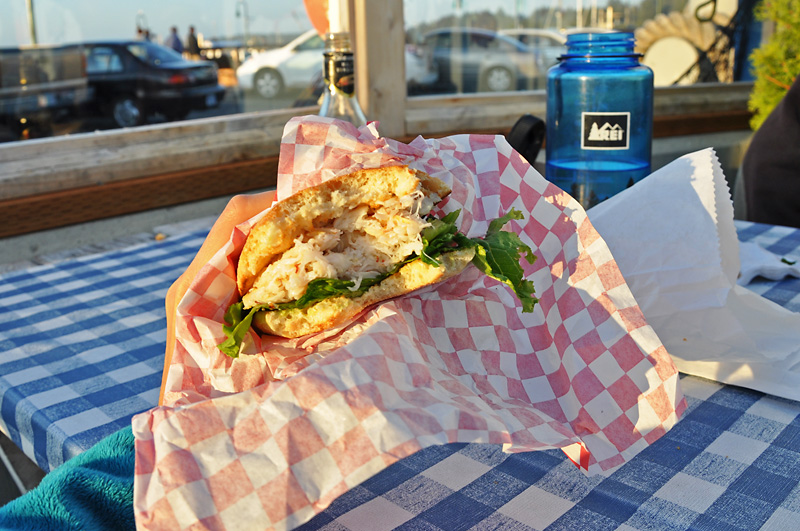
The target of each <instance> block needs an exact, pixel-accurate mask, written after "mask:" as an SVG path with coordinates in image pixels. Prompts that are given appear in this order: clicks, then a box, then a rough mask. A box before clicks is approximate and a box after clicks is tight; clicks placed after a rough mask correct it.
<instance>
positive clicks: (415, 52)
mask: <svg viewBox="0 0 800 531" xmlns="http://www.w3.org/2000/svg"><path fill="white" fill-rule="evenodd" d="M324 48H325V45H324V43H323V41H322V38H321V37H320V36H319V34H318V33H317V32H316V31H315V30H313V29H311V30H308V31H307V32H305V33H303V34H302V35H300V36H299V37H297V38H296V39H294V40H293V41H292V42H290V43H289V44H287V45H285V46H283V47H281V48H275V49H273V50H267V51H265V52H260V53H256V54H253V55H252V56H250V57H249V58H248V59H247V60H245V62H243V63H242V64H241V66H239V68H237V69H236V77H237V79H238V82H239V86H240V87H241V88H242V89H243V90H253V91H255V92H257V93H258V94H259V95H260V96H262V97H263V98H267V99H272V98H275V97H277V96H279V95H280V94H281V93H282V92H283V91H284V89H287V88H291V89H303V88H305V87H308V86H309V85H311V84H312V83H313V82H314V79H315V77H316V76H320V75H321V74H322V52H323V51H324ZM405 59H406V80H407V81H408V82H409V83H415V84H420V85H426V84H430V83H433V82H435V81H436V79H437V75H436V71H435V70H434V69H433V67H432V62H431V60H430V57H427V56H426V55H425V54H424V53H423V52H422V51H421V50H419V49H417V48H414V47H412V46H406V57H405Z"/></svg>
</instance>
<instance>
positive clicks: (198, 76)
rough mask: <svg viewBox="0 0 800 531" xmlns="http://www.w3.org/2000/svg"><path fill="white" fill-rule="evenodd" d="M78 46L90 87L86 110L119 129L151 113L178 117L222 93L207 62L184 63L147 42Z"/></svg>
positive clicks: (214, 103)
mask: <svg viewBox="0 0 800 531" xmlns="http://www.w3.org/2000/svg"><path fill="white" fill-rule="evenodd" d="M82 46H83V49H84V53H85V54H86V73H87V75H88V78H89V85H90V86H91V87H92V89H93V91H94V99H93V101H92V102H91V104H90V110H91V111H93V112H94V113H95V114H101V115H104V116H108V117H111V118H113V120H114V122H115V123H116V125H118V126H119V127H132V126H135V125H140V124H142V123H144V122H145V119H146V118H147V117H148V116H150V115H153V114H155V113H158V114H161V115H162V116H164V117H165V118H166V119H167V120H182V119H184V118H186V116H187V115H188V114H189V113H190V112H192V111H198V110H203V109H209V108H213V107H217V106H218V105H219V103H220V101H222V98H223V97H224V95H225V87H223V86H221V85H220V84H219V82H218V79H217V67H216V65H215V64H214V63H212V62H211V61H189V60H186V59H184V58H183V56H181V54H179V53H177V52H175V51H173V50H172V49H170V48H166V47H164V46H161V45H158V44H155V43H152V42H147V41H124V42H116V41H115V42H93V43H84V44H83V45H82Z"/></svg>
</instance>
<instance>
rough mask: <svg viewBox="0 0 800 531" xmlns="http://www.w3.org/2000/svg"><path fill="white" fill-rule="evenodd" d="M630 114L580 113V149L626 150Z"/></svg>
mask: <svg viewBox="0 0 800 531" xmlns="http://www.w3.org/2000/svg"><path fill="white" fill-rule="evenodd" d="M630 123H631V113H629V112H583V113H581V149H628V147H629V145H630V144H629V141H628V133H629V132H630Z"/></svg>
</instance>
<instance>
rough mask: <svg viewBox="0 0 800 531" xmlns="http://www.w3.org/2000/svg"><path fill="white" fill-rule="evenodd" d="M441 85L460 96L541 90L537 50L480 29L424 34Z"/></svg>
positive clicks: (541, 76) (456, 29) (437, 31)
mask: <svg viewBox="0 0 800 531" xmlns="http://www.w3.org/2000/svg"><path fill="white" fill-rule="evenodd" d="M422 45H423V46H425V47H427V48H428V49H429V50H431V51H432V53H433V61H434V63H435V64H436V66H437V67H438V70H439V81H440V82H443V81H447V82H450V83H452V84H453V85H454V88H455V90H456V91H458V92H484V91H486V92H501V91H507V90H524V89H533V88H540V87H539V85H540V83H541V80H542V79H543V72H542V71H541V68H542V67H541V65H540V62H539V60H538V55H537V52H536V50H534V49H531V48H529V47H528V46H526V45H524V44H523V43H521V42H519V41H518V40H516V39H512V38H510V37H507V36H505V35H500V34H498V33H496V32H494V31H489V30H483V29H478V28H446V29H439V30H434V31H431V32H430V33H427V34H425V36H424V37H423V40H422Z"/></svg>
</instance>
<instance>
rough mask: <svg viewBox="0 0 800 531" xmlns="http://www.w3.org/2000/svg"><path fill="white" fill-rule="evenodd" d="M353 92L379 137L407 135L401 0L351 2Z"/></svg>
mask: <svg viewBox="0 0 800 531" xmlns="http://www.w3.org/2000/svg"><path fill="white" fill-rule="evenodd" d="M353 7H354V9H353V14H354V17H353V18H354V26H353V27H351V28H350V29H351V31H350V33H351V35H352V36H353V37H352V38H353V40H354V44H353V47H354V52H355V67H356V88H357V93H358V99H359V103H360V104H361V107H362V108H363V109H364V112H365V114H366V115H367V120H369V121H373V120H376V121H379V122H380V126H379V128H378V130H379V132H380V133H381V136H386V137H399V136H404V135H405V134H406V130H405V129H406V125H405V110H406V95H407V87H406V77H405V70H406V68H405V43H406V42H405V41H406V38H405V27H404V25H403V0H384V1H382V2H375V1H374V0H372V1H369V0H353Z"/></svg>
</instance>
